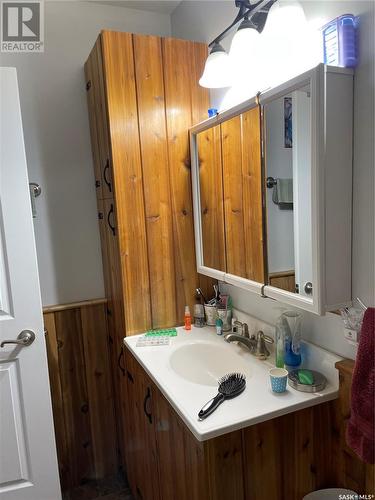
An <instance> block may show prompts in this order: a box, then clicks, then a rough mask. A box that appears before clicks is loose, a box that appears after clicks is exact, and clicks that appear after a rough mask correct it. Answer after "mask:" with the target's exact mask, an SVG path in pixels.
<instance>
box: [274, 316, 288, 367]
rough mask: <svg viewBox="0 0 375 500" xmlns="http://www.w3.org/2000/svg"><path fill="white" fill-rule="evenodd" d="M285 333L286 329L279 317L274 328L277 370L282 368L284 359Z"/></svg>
mask: <svg viewBox="0 0 375 500" xmlns="http://www.w3.org/2000/svg"><path fill="white" fill-rule="evenodd" d="M285 333H286V329H285V326H284V325H283V318H282V316H280V317H279V318H278V320H277V322H276V328H275V344H276V348H275V356H276V359H275V365H276V367H277V368H284V364H285V362H284V359H285Z"/></svg>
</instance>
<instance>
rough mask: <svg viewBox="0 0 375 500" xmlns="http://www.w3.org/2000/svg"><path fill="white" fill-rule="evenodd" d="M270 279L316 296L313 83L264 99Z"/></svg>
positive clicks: (276, 285)
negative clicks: (312, 126) (312, 187)
mask: <svg viewBox="0 0 375 500" xmlns="http://www.w3.org/2000/svg"><path fill="white" fill-rule="evenodd" d="M263 113H264V141H265V177H266V188H265V189H266V207H267V208H266V212H267V247H268V248H267V255H268V266H267V267H268V284H269V285H271V286H273V287H276V288H279V289H282V290H285V291H289V292H293V293H298V294H300V295H304V296H306V297H311V296H312V288H313V283H312V275H313V270H312V267H313V265H312V227H311V164H312V148H311V98H310V86H309V85H307V86H305V87H303V88H299V89H297V90H294V91H293V92H290V93H288V94H286V95H283V96H281V97H278V98H275V99H273V100H270V101H269V102H267V103H266V104H264V108H263Z"/></svg>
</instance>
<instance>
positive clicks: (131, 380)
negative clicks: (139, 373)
mask: <svg viewBox="0 0 375 500" xmlns="http://www.w3.org/2000/svg"><path fill="white" fill-rule="evenodd" d="M126 375H127V376H128V379H129V380H130V382H131V383H132V384H134V377H133V375H132V374H131V373H130V371H129V370H126Z"/></svg>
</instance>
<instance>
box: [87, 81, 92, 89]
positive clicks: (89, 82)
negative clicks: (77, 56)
mask: <svg viewBox="0 0 375 500" xmlns="http://www.w3.org/2000/svg"><path fill="white" fill-rule="evenodd" d="M90 88H91V80H89V81H88V82H87V83H86V90H90Z"/></svg>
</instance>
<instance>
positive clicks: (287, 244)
mask: <svg viewBox="0 0 375 500" xmlns="http://www.w3.org/2000/svg"><path fill="white" fill-rule="evenodd" d="M265 120H266V158H267V165H266V167H267V172H266V177H274V178H275V179H277V178H278V177H280V178H282V179H292V178H293V158H292V152H293V150H292V149H291V148H289V149H288V148H285V147H284V97H281V98H280V99H277V100H276V101H272V102H270V103H268V104H266V106H265ZM272 194H273V189H267V191H266V196H267V242H268V271H269V272H270V273H276V272H280V271H290V270H292V269H294V268H295V263H294V231H293V210H290V209H282V208H280V207H279V205H276V204H275V203H274V202H273V201H272Z"/></svg>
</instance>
